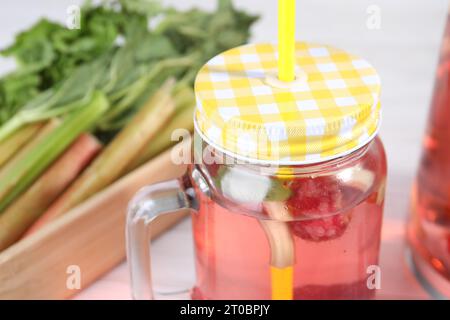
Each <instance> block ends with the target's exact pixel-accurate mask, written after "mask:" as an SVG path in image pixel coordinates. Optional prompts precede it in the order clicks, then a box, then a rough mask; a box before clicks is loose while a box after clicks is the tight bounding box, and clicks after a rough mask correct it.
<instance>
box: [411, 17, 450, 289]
mask: <svg viewBox="0 0 450 320" xmlns="http://www.w3.org/2000/svg"><path fill="white" fill-rule="evenodd" d="M411 211H412V212H411V218H410V222H409V225H408V240H409V243H410V245H411V248H412V252H413V260H414V262H415V266H416V268H417V269H418V271H419V272H420V276H421V279H422V280H424V281H425V283H426V284H427V285H431V286H428V288H430V289H431V288H433V289H432V292H433V293H435V294H437V295H440V294H443V295H446V296H448V297H450V15H449V17H448V19H447V26H446V29H445V33H444V37H443V42H442V47H441V56H440V60H439V65H438V67H437V71H436V80H435V87H434V95H433V99H432V103H431V111H430V116H429V120H428V127H427V131H426V134H425V138H424V140H423V154H422V159H421V162H420V166H419V171H418V174H417V178H416V181H415V184H414V186H413V192H412V197H411Z"/></svg>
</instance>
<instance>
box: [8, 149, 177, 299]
mask: <svg viewBox="0 0 450 320" xmlns="http://www.w3.org/2000/svg"><path fill="white" fill-rule="evenodd" d="M185 170H186V166H177V165H175V164H173V163H172V161H171V159H170V151H167V152H166V153H164V154H162V155H160V156H158V157H157V158H155V159H154V160H152V161H150V162H148V163H147V164H145V165H143V166H142V167H140V168H139V169H137V170H135V171H133V172H131V173H130V174H128V175H127V176H125V177H123V178H122V179H120V180H118V181H117V182H115V183H114V184H112V185H111V186H110V187H108V188H107V189H105V190H104V191H103V192H101V193H98V194H97V195H96V196H95V197H92V198H90V199H89V200H88V201H86V202H85V203H83V204H82V205H80V206H78V207H76V208H74V209H73V210H71V211H70V212H68V213H67V214H65V215H64V216H62V217H61V218H60V219H58V220H57V221H55V222H53V223H51V224H49V225H48V226H46V227H45V228H43V229H42V230H40V231H39V232H37V233H35V234H33V235H32V236H30V237H28V238H26V239H24V240H22V241H20V242H18V243H16V244H15V245H13V246H12V247H10V248H8V249H7V250H5V251H3V252H2V253H0V299H64V298H68V297H70V296H72V295H74V294H76V293H78V292H79V291H80V290H82V289H83V288H86V287H87V286H88V285H89V284H90V283H91V282H93V281H94V280H96V279H97V278H98V277H100V276H101V275H102V274H104V273H105V272H107V271H109V270H110V269H111V268H113V267H114V266H115V265H117V264H118V263H119V262H121V261H122V260H123V259H124V257H125V213H126V208H127V204H128V201H129V200H130V199H131V198H132V196H133V195H134V194H135V193H136V191H137V190H139V189H140V188H141V187H142V186H144V185H146V184H149V183H154V182H158V181H162V180H166V179H170V178H175V177H178V176H180V175H181V174H182V173H183V172H184V171H185ZM183 216H184V214H180V215H168V216H163V217H161V218H158V221H155V226H154V227H153V226H152V230H154V233H153V234H154V236H155V237H156V236H158V235H159V234H161V233H162V232H164V231H165V230H167V229H168V228H170V227H171V226H173V225H174V224H175V223H176V222H177V221H179V220H180V219H181V218H182V217H183ZM72 265H75V266H78V267H79V268H80V269H79V270H80V275H81V287H80V289H68V288H67V285H66V283H67V281H68V278H69V277H70V275H71V272H73V271H71V269H70V268H69V267H70V266H72ZM68 268H69V269H68Z"/></svg>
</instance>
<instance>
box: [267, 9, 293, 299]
mask: <svg viewBox="0 0 450 320" xmlns="http://www.w3.org/2000/svg"><path fill="white" fill-rule="evenodd" d="M278 78H279V80H281V81H283V82H290V81H294V80H295V0H278ZM264 207H265V209H266V211H267V212H268V214H269V216H270V218H271V220H265V221H264V222H262V223H261V224H262V226H263V228H264V230H265V233H266V235H267V237H268V240H269V244H270V249H271V255H272V257H271V263H270V264H271V266H270V274H271V285H272V299H274V300H292V298H293V290H294V284H293V283H294V280H293V278H294V268H293V266H294V256H295V248H294V245H295V243H294V239H293V238H292V234H291V232H290V230H289V226H288V225H287V223H286V222H284V221H283V219H286V218H287V217H288V216H289V213H288V212H287V211H286V209H285V208H284V204H280V203H276V202H275V203H270V202H269V203H265V204H264Z"/></svg>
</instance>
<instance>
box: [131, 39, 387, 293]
mask: <svg viewBox="0 0 450 320" xmlns="http://www.w3.org/2000/svg"><path fill="white" fill-rule="evenodd" d="M297 46H298V47H299V51H301V50H300V49H305V52H303V53H299V59H298V64H299V65H300V67H301V68H302V69H303V68H304V70H308V68H307V67H308V65H309V64H308V63H310V60H306V59H304V60H303V59H301V58H302V57H304V55H307V56H308V57H309V58H311V59H315V58H317V59H319V60H320V61H322V60H323V53H324V51H323V49H326V50H327V52H328V53H329V55H328V56H329V59H330V60H333V58H335V57H339V61H340V62H341V64H340V65H339V67H342V68H344V64H343V62H345V61H346V59H348V61H349V62H350V63H349V64H345V66H346V67H348V66H355V68H356V70H358V72H353V73H351V75H352V76H354V77H355V78H351V80H349V79H346V80H348V81H349V83H351V84H353V85H354V86H356V87H357V88H361V86H362V85H363V84H365V82H364V81H361V82H358V81H357V80H358V79H360V78H361V74H364V75H367V74H368V73H369V76H372V75H371V74H370V72H372V69H371V67H370V65H368V64H367V63H365V62H364V63H363V62H362V60H361V59H359V58H355V57H353V56H350V55H347V54H345V55H344V53H343V52H342V51H340V50H337V49H333V48H330V47H320V46H317V45H309V44H305V43H299V44H297ZM255 48H256V49H258V50H256V52H263V53H264V57H265V58H266V59H267V57H266V56H265V55H267V54H268V52H272V53H273V56H271V58H270V59H276V57H275V54H274V51H273V50H274V49H272V51H270V50H271V49H270V48H271V47H268V46H266V45H264V46H262V47H261V46H258V45H256V46H244V47H240V48H238V49H239V51H238V52H233V50H234V49H233V50H231V52H230V51H229V52H226V53H224V54H222V55H221V56H219V58H224V59H225V60H227V59H229V57H230V55H231V56H232V57H234V58H236V55H238V56H239V57H242V55H243V56H245V57H246V58H247V59H249V56H248V54H249V53H248V52H247V51H249V52H252V53H254V52H255V50H254V49H255ZM263 49H264V50H263ZM334 50H336V51H334ZM315 53H318V56H317V57H316V55H315ZM260 58H261V59H263V58H262V57H260ZM217 61H223V59H217V57H216V58H214V59H213V60H211V61H210V62H209V63H208V64H207V65H206V66H207V68H206V69H205V68H204V69H202V70H201V71H200V73H199V76H198V77H197V80H196V93H197V100H198V107H197V113H196V117H195V124H196V130H195V135H194V142H195V143H194V148H193V149H194V156H193V160H194V161H193V164H191V165H190V166H189V169H188V171H187V172H186V174H185V175H184V176H183V177H181V178H179V179H176V180H172V181H166V182H162V183H158V184H154V185H151V186H148V187H145V188H144V189H143V190H142V191H141V192H140V193H139V194H138V195H137V196H136V197H135V198H134V199H133V200H132V202H131V204H130V207H129V212H128V220H127V255H128V260H129V263H130V267H131V279H132V288H133V296H134V298H136V299H146V298H149V299H151V298H153V297H154V294H153V287H152V281H151V271H150V269H151V268H150V251H149V244H150V240H149V239H150V227H149V226H150V225H151V221H153V220H154V219H155V218H157V217H158V216H160V215H164V214H173V213H178V212H180V211H185V210H188V211H190V212H191V219H192V226H193V238H194V247H195V265H196V273H197V281H196V285H195V287H194V288H193V289H192V290H191V297H192V298H193V299H271V298H272V299H369V298H372V297H373V296H374V294H375V291H376V289H377V288H379V268H378V265H377V264H378V254H379V246H380V232H381V223H382V211H383V201H384V190H385V181H386V157H385V153H384V149H383V145H382V143H381V141H380V139H379V138H378V137H377V134H376V133H377V129H378V125H379V121H378V118H379V114H378V111H379V103H378V101H377V100H376V99H374V100H375V101H374V100H371V101H370V104H366V105H364V106H368V108H370V111H369V112H366V113H365V118H363V116H361V117H360V118H358V120H357V121H360V124H361V127H362V128H363V130H361V132H362V133H361V132H359V131H358V128H359V127H358V124H355V122H352V125H351V130H350V132H349V131H348V130H347V129H348V128H346V127H345V125H340V126H339V125H337V124H336V122H335V123H333V124H332V125H329V126H327V127H325V128H323V127H320V126H322V125H323V124H324V122H326V121H335V120H336V119H335V118H333V119H332V120H329V119H328V120H324V121H309V122H308V121H307V123H309V124H310V125H309V127H307V128H306V129H307V130H306V131H305V130H303V129H305V128H302V127H301V122H299V121H298V120H296V121H294V122H292V123H289V122H285V123H284V125H285V126H286V127H288V130H287V131H288V132H287V133H286V132H285V131H276V130H275V129H274V130H275V132H277V133H276V134H274V133H273V131H270V132H271V133H270V137H271V138H272V139H270V143H272V144H271V145H270V148H269V147H267V146H263V145H262V140H264V141H265V142H266V143H267V139H260V136H259V135H260V134H261V130H260V129H261V128H258V130H256V131H257V132H258V137H257V138H256V139H252V137H249V136H246V134H248V132H249V131H250V130H254V129H255V127H252V128H249V127H248V126H242V125H241V124H238V125H237V126H238V127H239V129H241V131H239V130H236V128H237V127H236V126H234V125H236V124H233V127H231V128H230V127H226V125H224V126H223V127H222V129H223V131H222V135H220V139H217V135H215V136H214V132H217V131H214V130H211V127H208V126H210V125H211V122H207V123H205V122H204V118H202V113H203V112H204V114H207V113H208V112H207V111H205V108H208V105H207V104H206V103H205V101H206V102H207V99H204V97H205V96H204V95H203V96H202V92H203V93H204V91H202V90H203V89H202V86H201V85H199V83H201V79H202V75H204V74H205V73H208V72H210V70H211V69H208V66H209V67H211V66H214V67H216V66H217V65H216V63H217ZM270 61H271V60H270ZM303 61H306V62H303ZM302 62H303V63H304V64H302ZM325 62H326V61H325ZM325 62H324V63H325ZM305 63H306V64H305ZM361 66H364V68H363V67H361ZM241 67H242V68H246V67H245V66H241ZM344 69H345V70H344V72H341V73H340V74H339V75H338V76H341V75H342V74H345V71H347V72H349V74H350V71H351V70H347V69H346V68H344ZM221 70H222V71H221V72H223V73H227V72H228V69H227V67H224V68H223V69H221ZM246 71H247V72H246V74H245V75H243V74H242V73H238V74H234V72H236V70H234V69H233V70H232V73H233V75H232V77H233V76H236V80H239V79H240V77H244V78H246V77H247V76H248V74H249V72H248V70H246ZM250 71H251V70H250ZM214 72H215V73H217V72H218V71H217V68H214ZM255 72H256V71H255ZM208 76H210V74H209V75H208ZM215 76H216V77H218V78H220V75H215ZM223 76H224V74H222V79H223ZM306 76H307V78H308V80H307V81H308V84H309V85H310V86H313V87H319V84H320V82H314V77H313V76H312V74H308V73H307V74H306ZM328 76H330V75H328V74H326V75H325V79H326V77H328ZM334 76H336V75H334ZM226 78H227V79H228V77H226ZM258 79H263V77H262V76H258ZM303 79H304V78H303ZM332 80H336V79H332ZM258 81H263V80H258ZM303 81H305V80H303ZM230 83H233V81H231V82H230ZM235 83H236V82H235ZM261 83H267V82H261ZM253 85H254V84H251V86H253ZM303 85H304V83H302V84H299V86H303ZM267 86H270V84H267ZM349 86H350V85H349ZM221 88H222V89H220V90H224V89H223V87H221ZM296 88H297V89H298V88H299V87H296ZM296 88H294V89H293V88H276V89H274V92H275V93H274V94H275V95H276V94H277V92H281V93H285V92H292V91H293V90H297V89H296ZM350 88H353V87H352V86H350ZM240 89H242V86H241V87H240ZM319 89H320V87H319ZM372 89H373V88H372ZM373 90H376V89H373ZM256 91H258V92H261V91H264V87H261V86H259V89H258V90H256ZM311 91H312V92H314V90H313V89H311ZM350 91H351V90H350ZM237 95H238V96H239V93H237ZM255 95H257V94H256V93H255ZM370 96H371V97H372V98H373V97H374V96H375V95H374V94H371V95H370ZM266 98H267V96H266V97H265V99H266ZM339 98H342V97H338V98H337V99H336V101H341V100H339ZM358 98H360V96H358V95H356V94H355V100H357V99H358ZM217 99H219V100H218V101H219V102H222V101H223V100H226V99H227V97H224V96H223V95H219V97H218V98H217ZM293 99H295V100H296V101H298V100H299V98H298V97H295V98H293ZM256 100H258V98H257V99H256ZM300 101H301V99H300ZM307 101H310V100H309V99H308V100H307ZM316 102H317V103H318V105H319V108H320V104H321V101H319V99H318V98H317V100H316ZM257 103H258V102H257ZM328 103H329V101H328ZM303 105H305V106H306V105H311V102H307V103H306V102H305V103H304V104H303ZM364 106H362V107H361V108H364ZM279 107H280V108H281V106H280V105H279ZM337 107H340V108H341V107H342V106H337ZM262 109H264V108H259V111H261V110H262ZM233 110H235V109H233ZM239 110H240V112H241V114H242V113H243V111H242V110H244V109H239ZM245 110H246V111H248V110H249V109H245ZM339 110H340V109H339ZM345 110H347V111H348V110H350V111H348V112H352V111H351V110H352V109H351V108H349V109H345ZM263 111H264V110H263ZM266 111H267V110H266ZM300 111H301V110H300ZM353 111H354V110H353ZM232 112H234V111H230V110H227V111H226V112H219V115H220V116H221V117H222V118H226V121H225V122H226V124H228V125H230V118H229V117H228V116H229V113H232ZM341 112H342V114H344V113H345V112H344V111H341ZM224 114H225V117H224ZM247 114H248V113H247ZM305 114H307V113H301V115H302V116H304V115H305ZM214 116H215V114H213V115H212V116H211V117H210V118H208V119H209V120H211V119H214ZM237 118H238V117H234V118H233V119H234V120H236V119H237ZM269 118H270V117H269ZM216 119H218V118H216ZM241 119H242V118H241ZM314 119H316V118H314ZM371 119H372V120H373V119H375V121H376V125H373V123H372V125H370V124H369V125H368V123H369V122H370V121H372V120H371ZM266 120H267V119H266ZM266 120H264V121H266ZM269 120H270V119H269ZM236 121H237V120H236ZM339 121H340V120H339ZM271 123H275V124H274V126H275V125H276V126H278V127H277V128H279V126H280V124H279V121H278V122H271ZM311 123H313V124H314V125H316V124H317V126H312V125H311ZM339 123H340V122H339ZM264 125H266V126H267V123H264ZM211 126H212V127H213V128H217V127H218V123H217V122H215V123H213V124H212V125H211ZM289 126H293V128H294V126H295V128H296V130H289V128H290V127H289ZM370 128H371V129H370ZM271 129H273V127H271ZM283 130H284V129H283ZM329 130H334V131H329ZM344 131H345V132H346V133H347V135H346V139H338V138H337V137H339V135H341V136H342V134H343V132H344ZM264 132H265V133H267V131H264ZM311 132H312V133H311ZM324 132H325V133H328V134H327V135H323V133H324ZM358 132H359V133H358ZM321 133H322V135H321ZM352 134H354V135H355V136H352ZM233 135H235V136H234V138H235V139H234V138H233ZM286 135H287V137H288V139H284V138H285V137H286ZM274 136H276V137H278V138H280V137H282V138H280V139H278V140H277V139H273V137H274ZM224 137H227V138H226V139H228V140H226V139H225V138H224ZM243 137H244V138H243ZM308 137H309V138H308ZM316 137H319V138H320V145H321V146H330V145H332V148H330V149H328V151H324V149H320V148H318V145H314V143H317V142H318V141H319V140H315V138H316ZM356 137H357V143H351V144H350V145H347V146H346V147H344V144H345V143H346V142H348V141H353V142H354V141H355V138H356ZM305 138H307V139H305ZM319 138H317V139H319ZM308 139H309V141H307V142H305V140H308ZM327 139H331V140H327ZM274 140H276V142H277V143H276V144H274ZM286 140H292V141H295V142H289V143H290V147H292V148H286V145H283V143H287V142H286ZM236 141H237V143H236V144H233V143H235V142H236ZM280 141H281V142H280ZM302 141H303V142H302ZM302 143H303V146H306V145H307V146H308V147H307V148H303V147H302ZM305 143H306V144H305ZM275 145H276V146H275ZM279 145H281V147H278V146H279ZM243 146H244V147H245V148H243ZM249 146H252V147H251V148H249ZM254 146H256V148H255V147H254ZM310 146H315V148H312V149H313V150H314V151H312V152H310V153H307V152H306V153H305V150H307V149H308V148H309V147H310ZM276 148H278V149H276ZM324 148H325V147H324ZM242 149H245V150H247V152H248V153H247V154H245V153H244V152H243V151H242ZM287 149H289V150H288V151H287ZM267 150H270V152H268V151H267ZM299 150H301V151H299ZM275 151H277V152H275ZM287 152H289V157H287V156H286V154H287Z"/></svg>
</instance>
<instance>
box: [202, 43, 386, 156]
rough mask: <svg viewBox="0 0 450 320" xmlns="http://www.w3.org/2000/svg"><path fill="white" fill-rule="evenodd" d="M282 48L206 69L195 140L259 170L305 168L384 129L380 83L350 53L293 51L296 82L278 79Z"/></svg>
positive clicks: (257, 49) (225, 58) (224, 57)
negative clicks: (266, 167) (264, 164)
mask: <svg viewBox="0 0 450 320" xmlns="http://www.w3.org/2000/svg"><path fill="white" fill-rule="evenodd" d="M277 55H278V54H277V47H276V45H273V44H250V45H245V46H241V47H237V48H234V49H231V50H228V51H226V52H224V53H221V54H220V55H218V56H216V57H214V58H213V59H211V60H210V61H209V62H207V63H206V64H205V65H204V66H203V67H202V69H201V70H200V71H199V73H198V75H197V78H196V80H195V94H196V98H197V108H196V113H195V125H196V130H197V132H198V133H199V134H200V135H201V136H202V137H203V138H204V139H205V140H206V141H207V142H208V143H210V144H211V145H212V146H214V147H216V148H218V149H219V150H221V151H223V152H225V153H228V154H231V155H232V156H235V157H237V158H243V159H246V160H249V161H254V162H269V163H271V162H273V163H278V164H295V163H297V164H301V163H313V162H320V161H324V160H328V159H332V158H336V157H339V156H342V155H345V154H348V153H350V152H352V151H354V150H356V149H358V148H360V147H362V146H363V145H365V144H367V143H368V142H369V141H371V140H372V139H373V138H374V136H375V135H376V133H377V130H378V127H379V123H380V111H381V110H380V103H379V96H380V78H379V76H378V74H377V72H376V70H375V69H374V68H373V67H372V66H371V65H370V64H369V63H368V62H367V61H365V60H363V59H361V58H359V57H356V56H354V55H351V54H348V53H346V52H345V51H342V50H339V49H336V48H333V47H330V46H323V45H317V44H311V43H306V42H298V43H296V64H297V72H296V80H295V81H294V82H291V83H284V82H281V81H279V80H278V78H277V67H278V64H277Z"/></svg>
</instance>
